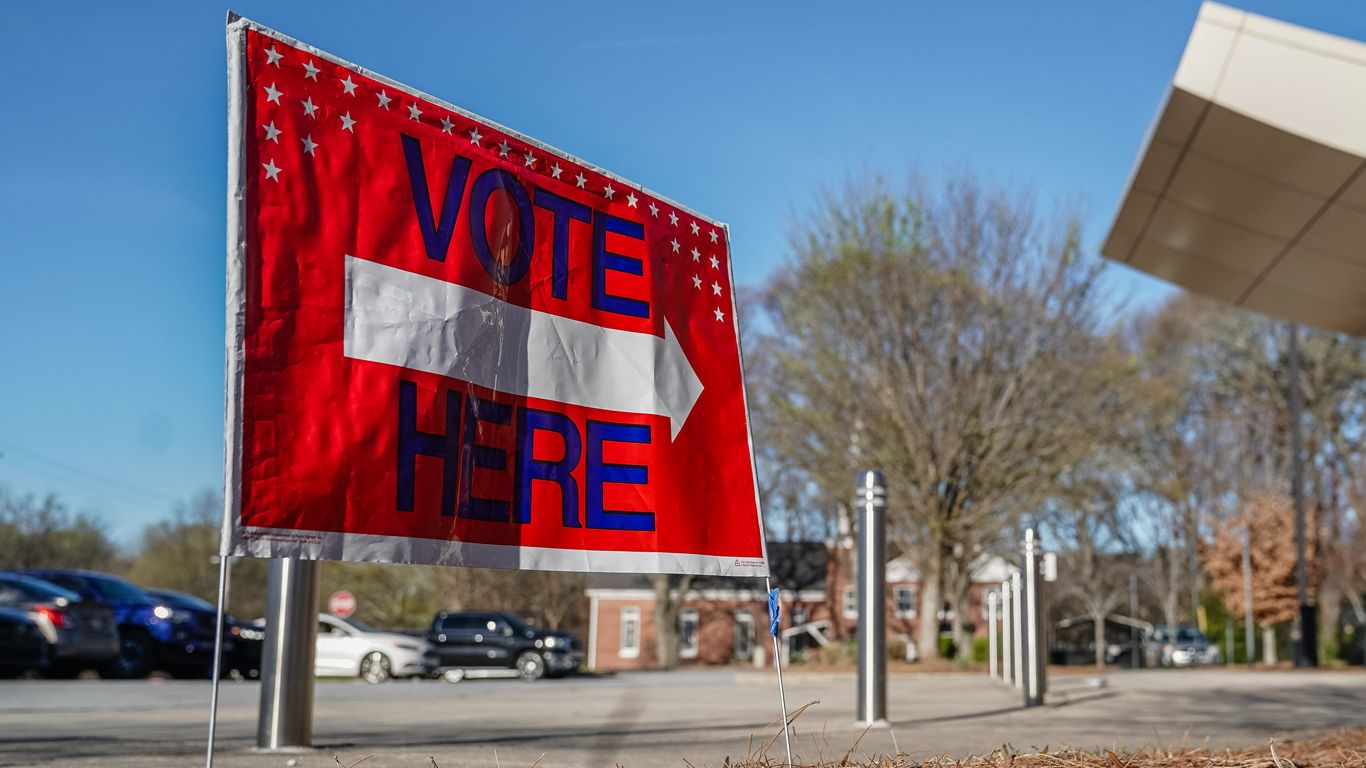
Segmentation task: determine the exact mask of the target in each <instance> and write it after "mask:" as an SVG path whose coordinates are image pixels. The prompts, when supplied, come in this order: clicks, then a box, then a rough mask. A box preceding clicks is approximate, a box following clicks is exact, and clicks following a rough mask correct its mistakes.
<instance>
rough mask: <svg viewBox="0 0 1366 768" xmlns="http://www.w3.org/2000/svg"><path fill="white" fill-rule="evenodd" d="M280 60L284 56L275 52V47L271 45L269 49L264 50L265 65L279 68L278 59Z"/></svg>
mask: <svg viewBox="0 0 1366 768" xmlns="http://www.w3.org/2000/svg"><path fill="white" fill-rule="evenodd" d="M282 58H284V54H283V53H280V52H279V51H277V50H275V46H273V45H272V46H271V47H269V48H267V49H266V59H267V61H266V63H267V64H274V65H275V66H277V67H278V66H280V59H282Z"/></svg>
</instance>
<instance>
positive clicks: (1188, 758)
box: [723, 729, 1366, 768]
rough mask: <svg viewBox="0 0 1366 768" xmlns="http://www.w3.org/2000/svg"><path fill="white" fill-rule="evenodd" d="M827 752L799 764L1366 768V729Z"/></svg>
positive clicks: (767, 757)
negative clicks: (1168, 741)
mask: <svg viewBox="0 0 1366 768" xmlns="http://www.w3.org/2000/svg"><path fill="white" fill-rule="evenodd" d="M856 749H857V744H855V746H854V747H853V748H851V749H850V750H849V752H848V753H845V754H835V755H833V756H832V755H830V754H828V753H827V754H825V755H823V756H821V757H820V758H818V762H814V763H807V762H803V761H802V760H803V758H798V759H797V765H796V766H794V768H835V767H836V766H849V767H850V768H1045V767H1048V768H1057V767H1062V768H1093V767H1094V768H1158V767H1159V766H1160V768H1322V767H1326V766H1335V767H1336V766H1343V767H1344V768H1366V729H1353V730H1346V731H1337V732H1334V733H1331V734H1329V735H1326V736H1321V737H1318V738H1310V739H1301V740H1295V741H1289V740H1287V741H1282V740H1279V739H1270V740H1268V741H1267V743H1266V744H1263V745H1261V746H1258V747H1250V748H1247V749H1239V750H1227V749H1224V750H1215V749H1170V748H1153V747H1144V748H1143V749H1140V750H1137V751H1135V752H1133V753H1125V752H1112V751H1100V752H1083V751H1077V750H1070V749H1065V750H1059V751H1045V752H1039V753H1022V752H1015V751H1013V750H1010V749H1009V748H1003V749H1000V750H997V751H996V752H994V753H992V754H990V755H986V756H983V757H969V758H967V759H963V760H959V759H957V758H953V757H948V756H936V757H930V758H925V757H922V756H912V755H906V754H901V755H867V754H858V753H857V752H855V750H856ZM786 765H787V761H786V756H785V755H781V756H774V755H771V754H767V753H765V752H762V751H761V752H759V753H758V754H755V755H751V756H750V757H748V758H744V759H741V760H737V761H730V760H727V761H726V762H725V763H723V766H727V767H728V768H785V767H786Z"/></svg>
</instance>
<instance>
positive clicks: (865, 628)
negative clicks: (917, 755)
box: [855, 470, 887, 725]
mask: <svg viewBox="0 0 1366 768" xmlns="http://www.w3.org/2000/svg"><path fill="white" fill-rule="evenodd" d="M886 494H887V490H886V484H885V483H884V481H883V478H882V472H880V471H878V470H870V471H868V472H866V473H865V474H864V476H863V482H862V483H861V484H860V486H859V489H858V497H857V498H856V499H855V501H856V503H858V505H859V525H858V722H859V724H861V725H873V724H876V725H885V724H886V720H887V627H886V621H887V609H886V606H887V598H886V593H887V525H886V508H887V501H886Z"/></svg>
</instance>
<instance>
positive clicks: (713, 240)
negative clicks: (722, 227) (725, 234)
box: [711, 229, 717, 243]
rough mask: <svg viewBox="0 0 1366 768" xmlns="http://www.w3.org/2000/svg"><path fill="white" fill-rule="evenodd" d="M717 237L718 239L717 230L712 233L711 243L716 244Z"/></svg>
mask: <svg viewBox="0 0 1366 768" xmlns="http://www.w3.org/2000/svg"><path fill="white" fill-rule="evenodd" d="M716 237H717V235H716V230H714V229H713V230H712V231H711V241H712V242H713V243H714V242H716Z"/></svg>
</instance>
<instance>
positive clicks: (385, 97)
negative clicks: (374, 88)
mask: <svg viewBox="0 0 1366 768" xmlns="http://www.w3.org/2000/svg"><path fill="white" fill-rule="evenodd" d="M375 95H376V96H378V97H379V105H380V106H381V107H384V108H385V109H388V108H389V101H390V99H389V94H387V93H385V92H384V91H380V92H379V93H377V94H375Z"/></svg>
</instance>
